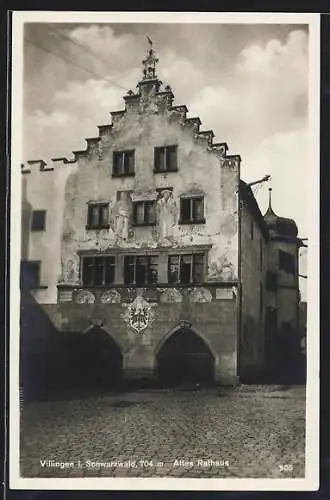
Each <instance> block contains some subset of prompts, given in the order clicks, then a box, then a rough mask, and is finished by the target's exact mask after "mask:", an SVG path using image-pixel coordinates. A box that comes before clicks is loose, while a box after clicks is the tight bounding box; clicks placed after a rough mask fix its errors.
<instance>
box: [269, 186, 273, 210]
mask: <svg viewBox="0 0 330 500" xmlns="http://www.w3.org/2000/svg"><path fill="white" fill-rule="evenodd" d="M268 193H269V201H268V210H272V188H268Z"/></svg>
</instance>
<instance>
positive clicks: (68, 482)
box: [9, 11, 320, 491]
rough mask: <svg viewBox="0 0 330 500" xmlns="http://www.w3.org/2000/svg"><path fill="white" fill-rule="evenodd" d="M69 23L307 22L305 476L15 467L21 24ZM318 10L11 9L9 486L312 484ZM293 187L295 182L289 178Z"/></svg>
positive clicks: (315, 456) (315, 468)
mask: <svg viewBox="0 0 330 500" xmlns="http://www.w3.org/2000/svg"><path fill="white" fill-rule="evenodd" d="M26 22H44V23H47V22H51V23H56V22H61V23H64V22H70V23H75V22H76V23H77V22H79V23H93V22H97V23H129V22H131V23H140V22H143V23H196V24H202V23H212V24H215V23H227V24H230V23H232V24H233V23H235V24H238V23H242V24H259V23H260V24H276V23H280V24H286V23H287V24H289V23H292V24H308V25H309V112H310V116H309V119H310V138H311V147H310V165H311V168H310V171H309V172H308V175H309V179H308V185H309V225H310V228H311V229H310V234H311V238H310V240H309V244H308V246H309V257H308V290H307V293H308V314H307V331H308V336H307V359H308V363H307V384H306V454H305V463H306V475H305V478H293V479H291V478H283V479H255V478H246V479H241V478H237V479H236V478H235V479H227V478H220V479H218V478H217V479H213V478H212V479H206V478H203V479H192V478H183V479H180V478H178V479H176V478H173V479H172V478H81V479H76V478H73V479H66V478H58V479H57V478H56V479H53V478H50V479H43V478H22V477H20V473H19V435H20V434H19V433H20V412H19V363H18V359H19V322H20V290H19V267H20V266H19V263H20V248H21V237H20V231H21V220H20V219H21V202H20V200H21V181H20V179H21V172H20V165H21V161H22V155H21V152H22V123H23V24H24V23H26ZM319 94H320V15H319V14H315V13H313V14H307V13H294V14H292V13H244V14H243V13H211V12H209V13H205V12H203V13H188V12H184V13H174V12H125V13H119V12H112V13H111V12H50V11H19V12H18V11H16V12H13V23H12V145H11V184H10V189H11V197H10V198H11V218H10V224H11V232H10V318H9V331H10V343H9V348H10V359H9V367H10V372H9V382H10V389H9V480H10V482H9V486H10V488H13V489H26V490H29V489H31V490H39V489H41V490H212V491H222V490H227V491H229V490H230V491H235V490H240V491H248V490H253V491H257V490H263V491H298V490H304V491H316V490H317V489H318V487H319V330H320V326H319V199H320V198H319V179H320V175H319V157H320V155H319V116H320V97H319ZM297 185H299V184H298V183H297Z"/></svg>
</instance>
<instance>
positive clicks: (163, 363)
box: [154, 324, 218, 386]
mask: <svg viewBox="0 0 330 500" xmlns="http://www.w3.org/2000/svg"><path fill="white" fill-rule="evenodd" d="M154 359H155V372H156V377H157V381H158V383H159V384H160V385H162V386H176V385H181V384H184V383H200V384H202V385H210V384H213V383H214V381H215V370H216V365H217V364H218V357H217V355H216V353H215V352H214V350H213V348H212V346H211V345H210V343H209V341H208V340H207V339H206V338H205V336H204V335H203V334H201V333H200V332H199V331H197V330H196V329H195V328H194V327H191V326H190V325H189V326H187V325H184V324H183V325H177V326H176V327H175V328H173V329H172V330H171V331H170V332H168V333H167V334H166V335H164V336H163V337H162V339H161V340H160V342H159V343H158V345H157V346H156V349H155V358H154Z"/></svg>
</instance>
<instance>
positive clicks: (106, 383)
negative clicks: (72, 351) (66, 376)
mask: <svg viewBox="0 0 330 500" xmlns="http://www.w3.org/2000/svg"><path fill="white" fill-rule="evenodd" d="M77 344H78V345H77V352H76V362H75V363H74V365H75V370H74V372H75V377H74V378H75V385H76V386H78V387H80V388H83V389H87V390H93V391H94V390H95V391H103V390H107V389H115V388H119V387H120V386H121V383H122V379H123V356H122V353H121V351H120V348H119V347H118V345H117V344H116V342H115V341H114V340H113V339H112V337H111V336H110V335H109V334H108V333H107V332H106V331H105V330H103V329H102V328H100V327H93V328H91V329H90V330H88V331H87V332H85V333H82V334H81V335H80V336H79V340H78V343H77Z"/></svg>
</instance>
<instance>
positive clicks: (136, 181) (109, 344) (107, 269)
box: [21, 47, 301, 386]
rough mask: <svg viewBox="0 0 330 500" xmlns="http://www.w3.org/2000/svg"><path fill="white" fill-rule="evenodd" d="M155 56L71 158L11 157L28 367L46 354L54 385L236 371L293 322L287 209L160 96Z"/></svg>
mask: <svg viewBox="0 0 330 500" xmlns="http://www.w3.org/2000/svg"><path fill="white" fill-rule="evenodd" d="M157 63H158V60H157V58H156V56H155V52H154V50H153V48H152V47H151V48H150V50H149V51H148V52H147V56H146V58H145V60H144V61H143V76H142V78H141V80H140V81H139V82H138V86H137V89H138V90H137V92H132V91H129V92H128V93H127V94H126V95H125V96H124V104H125V105H124V107H123V109H122V111H115V112H112V113H111V118H112V120H111V124H109V125H102V126H99V127H98V130H99V133H98V136H97V137H93V138H88V139H86V141H87V148H86V149H85V150H83V151H75V152H74V159H73V160H67V159H66V158H53V159H52V160H49V161H44V160H33V161H27V162H26V163H25V164H24V165H22V264H21V286H22V290H23V295H22V326H21V337H22V346H25V347H22V357H23V358H24V359H25V361H22V363H23V364H24V367H25V368H24V369H23V368H22V370H21V371H22V373H26V374H30V375H25V376H27V377H28V376H30V378H31V377H32V378H31V380H32V379H33V376H32V375H31V373H32V372H31V370H32V371H34V373H35V379H37V378H38V373H39V372H40V370H41V371H42V370H46V371H47V373H48V372H49V370H50V372H51V373H52V377H53V378H54V373H53V372H52V368H50V367H52V366H53V367H54V368H53V369H54V370H55V371H56V373H57V375H56V376H57V377H58V378H59V379H61V380H62V381H64V384H65V383H68V381H69V380H73V379H75V380H76V381H77V380H79V381H80V383H82V384H88V383H93V384H95V385H96V386H97V385H98V384H109V385H113V384H117V383H118V382H119V381H122V380H147V381H148V380H149V381H155V382H156V383H159V384H161V385H176V384H180V383H183V382H185V381H193V382H200V383H214V382H218V383H223V384H236V383H237V382H239V381H240V380H251V379H253V380H256V379H260V377H261V375H262V374H264V373H265V371H266V372H267V368H268V367H269V366H270V365H271V360H272V359H275V358H274V352H275V351H276V349H277V336H278V332H279V331H282V330H283V329H284V330H285V331H286V335H287V336H288V337H290V335H292V332H293V331H295V330H296V329H297V328H298V322H299V288H298V249H299V246H300V245H301V242H300V240H299V238H298V236H297V235H298V231H297V226H296V224H295V222H294V221H292V220H290V219H285V218H283V217H278V216H276V215H275V213H274V211H273V209H272V207H271V200H270V204H269V209H268V210H267V212H266V214H265V216H262V214H261V212H260V209H259V207H258V204H257V202H256V199H255V197H254V195H253V192H252V190H251V187H250V186H249V185H248V184H246V183H245V182H243V181H242V180H241V178H240V163H241V158H240V156H239V155H237V154H229V150H228V145H227V144H226V143H225V142H216V141H215V140H214V137H215V135H214V132H213V131H212V130H207V129H205V130H204V129H202V128H201V125H202V124H201V120H200V119H199V118H198V117H187V113H188V109H187V107H186V106H185V105H176V104H174V95H173V92H172V89H171V87H170V86H169V85H167V86H163V84H162V82H161V81H160V80H159V78H158V77H157V74H156V66H157ZM270 194H271V193H270ZM49 332H51V333H49ZM48 337H49V338H51V339H52V340H51V342H50V344H49V341H48V340H46V339H47V338H48ZM47 343H48V344H49V345H51V346H53V347H45V346H46V345H48V344H47ZM56 346H57V347H56ZM45 352H46V354H45ZM24 353H25V354H24ZM38 353H39V354H38ZM36 359H38V362H36V361H35V360H36ZM29 360H30V361H29ZM46 360H48V361H46ZM36 366H38V367H39V368H38V369H37V368H36ZM38 370H39V372H38ZM77 374H78V375H77ZM49 376H50V375H49ZM22 383H24V381H23V382H22Z"/></svg>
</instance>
